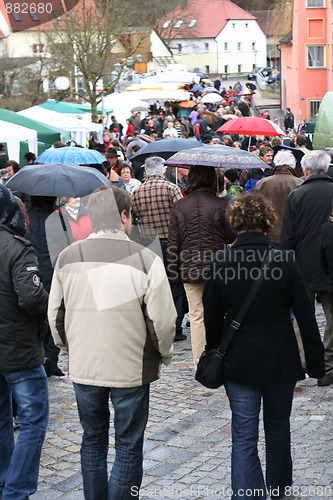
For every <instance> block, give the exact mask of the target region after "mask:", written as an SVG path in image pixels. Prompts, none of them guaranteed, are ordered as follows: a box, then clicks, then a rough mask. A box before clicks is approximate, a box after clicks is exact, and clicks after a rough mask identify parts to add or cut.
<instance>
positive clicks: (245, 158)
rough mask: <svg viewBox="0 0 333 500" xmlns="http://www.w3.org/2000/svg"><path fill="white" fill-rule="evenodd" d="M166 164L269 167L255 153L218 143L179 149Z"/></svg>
mask: <svg viewBox="0 0 333 500" xmlns="http://www.w3.org/2000/svg"><path fill="white" fill-rule="evenodd" d="M235 121H236V120H235ZM165 164H166V165H170V166H172V167H189V168H190V167H191V166H192V165H203V166H204V165H207V166H210V167H216V168H217V167H220V168H267V164H266V163H265V162H263V161H262V160H260V159H259V157H258V156H257V155H255V154H254V153H249V152H248V151H243V150H242V149H237V148H231V147H229V146H220V145H218V144H216V145H213V146H202V147H200V148H194V149H187V150H185V151H179V152H178V153H176V154H174V155H173V156H171V157H170V158H169V159H168V160H167V161H166V162H165Z"/></svg>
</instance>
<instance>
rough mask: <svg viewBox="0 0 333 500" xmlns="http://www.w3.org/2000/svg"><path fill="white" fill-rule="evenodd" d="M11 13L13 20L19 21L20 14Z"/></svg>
mask: <svg viewBox="0 0 333 500" xmlns="http://www.w3.org/2000/svg"><path fill="white" fill-rule="evenodd" d="M11 14H12V16H13V18H14V21H21V18H20V16H19V15H18V14H17V13H16V12H12V13H11Z"/></svg>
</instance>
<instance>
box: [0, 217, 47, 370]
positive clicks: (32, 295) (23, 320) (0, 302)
mask: <svg viewBox="0 0 333 500" xmlns="http://www.w3.org/2000/svg"><path fill="white" fill-rule="evenodd" d="M0 248H1V259H0V274H1V280H0V372H1V371H4V372H13V371H19V370H26V369H29V368H36V367H37V366H39V365H40V364H41V363H42V362H43V357H44V352H43V346H42V337H43V334H44V333H45V318H46V310H47V301H48V293H47V292H46V291H45V289H44V287H43V284H42V283H41V281H40V274H39V269H38V261H37V257H36V254H35V251H34V249H33V247H32V245H31V243H30V241H28V240H26V239H25V238H23V237H22V236H19V235H18V234H16V233H15V232H14V231H12V230H11V229H9V228H8V227H7V226H5V225H3V224H0Z"/></svg>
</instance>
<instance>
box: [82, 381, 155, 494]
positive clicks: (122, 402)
mask: <svg viewBox="0 0 333 500" xmlns="http://www.w3.org/2000/svg"><path fill="white" fill-rule="evenodd" d="M74 390H75V395H76V401H77V405H78V411H79V417H80V422H81V425H82V427H83V437H82V445H81V467H82V476H83V491H84V497H85V499H86V500H130V499H133V498H135V497H136V498H138V492H139V489H140V486H141V482H142V472H143V469H142V460H143V453H142V448H143V435H144V431H145V428H146V425H147V420H148V410H149V384H146V385H144V386H140V387H131V388H126V389H125V388H108V387H97V386H93V385H83V384H76V383H74ZM109 397H110V399H111V402H112V405H113V408H114V430H115V460H114V464H113V467H112V471H111V476H110V479H109V481H108V477H107V454H108V446H109V426H110V412H109Z"/></svg>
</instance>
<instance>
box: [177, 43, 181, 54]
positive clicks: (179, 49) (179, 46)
mask: <svg viewBox="0 0 333 500" xmlns="http://www.w3.org/2000/svg"><path fill="white" fill-rule="evenodd" d="M177 49H178V52H181V51H182V44H181V43H178V44H177Z"/></svg>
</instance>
